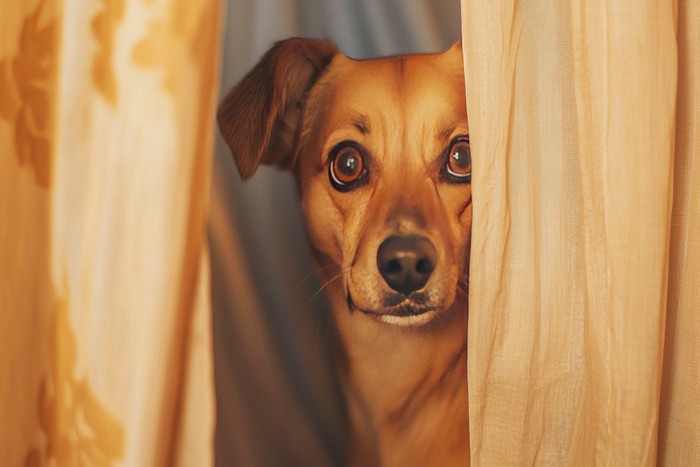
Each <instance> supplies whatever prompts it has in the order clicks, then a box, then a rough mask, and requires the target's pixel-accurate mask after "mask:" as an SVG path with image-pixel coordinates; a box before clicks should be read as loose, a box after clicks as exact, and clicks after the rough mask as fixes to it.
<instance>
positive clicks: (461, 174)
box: [444, 135, 472, 183]
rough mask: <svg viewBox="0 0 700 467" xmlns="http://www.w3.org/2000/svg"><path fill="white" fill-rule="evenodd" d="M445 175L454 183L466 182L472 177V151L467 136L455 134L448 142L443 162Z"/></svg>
mask: <svg viewBox="0 0 700 467" xmlns="http://www.w3.org/2000/svg"><path fill="white" fill-rule="evenodd" d="M444 173H445V177H446V178H447V179H448V180H449V181H451V182H454V183H467V182H469V181H471V178H472V153H471V149H470V148H469V136H468V135H467V136H457V137H456V138H455V139H453V140H452V142H451V143H450V149H449V150H448V151H447V162H446V163H445V172H444Z"/></svg>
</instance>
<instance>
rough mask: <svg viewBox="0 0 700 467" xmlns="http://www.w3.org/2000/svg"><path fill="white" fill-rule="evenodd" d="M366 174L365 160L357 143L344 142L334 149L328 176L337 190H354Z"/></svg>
mask: <svg viewBox="0 0 700 467" xmlns="http://www.w3.org/2000/svg"><path fill="white" fill-rule="evenodd" d="M366 174H367V168H366V167H365V160H364V158H363V157H362V153H361V152H360V150H359V148H358V147H357V144H356V143H354V142H352V141H344V142H342V143H340V144H338V145H337V146H336V147H335V148H333V150H332V151H331V157H330V163H329V165H328V176H329V178H330V181H331V184H332V185H333V187H334V188H335V189H336V190H339V191H347V190H350V189H352V188H354V187H355V186H357V183H358V182H359V181H360V180H362V179H364V177H365V175H366Z"/></svg>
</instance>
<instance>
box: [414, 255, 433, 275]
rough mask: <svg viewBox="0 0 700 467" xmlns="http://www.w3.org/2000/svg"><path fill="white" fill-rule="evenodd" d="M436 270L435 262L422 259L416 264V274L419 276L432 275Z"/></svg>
mask: <svg viewBox="0 0 700 467" xmlns="http://www.w3.org/2000/svg"><path fill="white" fill-rule="evenodd" d="M433 270H435V266H434V265H433V262H432V261H430V260H429V259H427V258H421V259H419V260H418V262H417V263H416V272H418V273H419V274H431V273H432V272H433Z"/></svg>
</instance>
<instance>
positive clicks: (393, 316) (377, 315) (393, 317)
mask: <svg viewBox="0 0 700 467" xmlns="http://www.w3.org/2000/svg"><path fill="white" fill-rule="evenodd" d="M346 300H347V303H348V309H349V310H350V312H353V311H359V312H360V313H364V314H365V315H367V316H369V317H371V318H373V319H376V320H378V321H380V322H382V323H385V324H390V325H393V326H423V325H425V324H428V323H429V322H431V321H433V319H435V318H436V317H437V316H438V315H439V314H440V312H441V311H442V310H443V308H442V307H435V306H430V305H427V304H421V303H420V301H421V300H418V301H414V300H412V299H409V298H404V299H403V300H401V301H400V302H399V303H396V304H395V305H393V306H390V307H387V308H384V309H382V310H381V311H375V310H363V309H362V308H358V307H357V306H356V305H355V303H354V302H353V300H352V295H350V292H349V291H348V292H347V295H346ZM417 302H418V303H417Z"/></svg>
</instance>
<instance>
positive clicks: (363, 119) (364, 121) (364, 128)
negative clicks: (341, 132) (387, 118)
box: [352, 115, 370, 135]
mask: <svg viewBox="0 0 700 467" xmlns="http://www.w3.org/2000/svg"><path fill="white" fill-rule="evenodd" d="M352 125H353V126H354V127H355V128H357V129H358V130H359V132H360V133H362V134H363V135H368V134H369V132H370V126H369V117H367V115H360V116H359V117H357V118H356V119H355V120H354V121H353V122H352Z"/></svg>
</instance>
